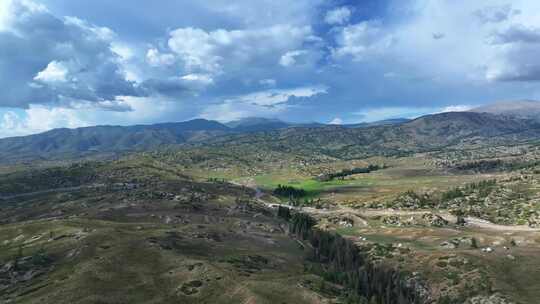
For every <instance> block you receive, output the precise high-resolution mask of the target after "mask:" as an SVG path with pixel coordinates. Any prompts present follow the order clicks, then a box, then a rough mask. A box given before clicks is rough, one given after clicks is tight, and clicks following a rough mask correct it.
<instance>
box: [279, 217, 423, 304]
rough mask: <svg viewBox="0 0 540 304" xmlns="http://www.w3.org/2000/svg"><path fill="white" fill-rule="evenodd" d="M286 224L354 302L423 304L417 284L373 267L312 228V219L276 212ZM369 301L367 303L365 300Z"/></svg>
mask: <svg viewBox="0 0 540 304" xmlns="http://www.w3.org/2000/svg"><path fill="white" fill-rule="evenodd" d="M278 214H280V216H282V217H283V218H285V219H287V220H288V221H289V232H290V233H291V234H292V235H294V236H296V237H297V238H299V239H302V240H305V241H308V242H309V243H310V244H311V246H312V247H313V250H312V252H311V257H310V258H311V259H312V260H313V261H314V262H316V263H321V264H323V265H324V268H325V274H324V277H325V278H327V279H329V280H330V281H332V282H334V283H337V284H341V285H343V286H346V287H347V288H348V289H349V290H350V291H351V292H352V293H353V294H354V295H357V296H358V297H356V303H374V304H424V303H427V299H424V298H423V296H422V295H420V293H419V292H418V290H419V289H418V288H417V287H418V286H416V284H417V283H415V282H413V281H408V282H406V280H405V278H404V277H403V276H402V274H401V272H400V271H399V270H397V269H394V268H389V267H385V266H384V265H381V264H377V265H376V264H374V263H371V262H370V261H369V259H368V258H367V256H366V255H365V254H364V253H362V252H361V251H360V249H359V248H358V247H357V246H356V245H354V243H353V242H352V241H350V240H347V239H345V238H343V237H342V236H340V235H339V234H335V233H332V232H328V231H323V230H320V229H318V228H317V227H315V225H316V220H315V219H313V218H312V217H311V216H309V215H307V214H303V213H295V214H292V215H291V213H290V210H288V211H285V210H278ZM368 300H369V301H368Z"/></svg>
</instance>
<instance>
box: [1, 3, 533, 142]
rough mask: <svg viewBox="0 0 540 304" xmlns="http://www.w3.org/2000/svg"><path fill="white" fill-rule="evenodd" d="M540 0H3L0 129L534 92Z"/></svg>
mask: <svg viewBox="0 0 540 304" xmlns="http://www.w3.org/2000/svg"><path fill="white" fill-rule="evenodd" d="M538 54H540V1H530V0H512V1H510V0H484V1H482V0H478V1H470V0H452V1H450V0H357V1H352V0H295V1H289V0H287V1H286V0H236V1H235V0H206V1H200V0H182V1H173V0H161V1H145V0H129V1H128V0H116V1H110V0H92V1H87V0H0V84H1V86H0V137H10V136H20V135H27V134H33V133H38V132H43V131H46V130H50V129H53V128H60V127H68V128H75V127H82V126H91V125H104V124H105V125H132V124H150V123H158V122H174V121H184V120H189V119H194V118H205V119H212V120H218V121H222V122H226V121H232V120H238V119H242V118H245V117H268V118H278V119H282V120H285V121H293V122H315V121H316V122H323V123H333V124H343V123H358V122H362V121H376V120H381V119H389V118H397V117H405V118H411V117H417V116H420V115H424V114H429V113H438V112H445V111H463V110H468V109H470V108H472V107H475V106H477V105H481V104H486V103H490V102H494V101H501V100H518V99H540V86H539V83H540V82H539V81H540V57H539V55H538Z"/></svg>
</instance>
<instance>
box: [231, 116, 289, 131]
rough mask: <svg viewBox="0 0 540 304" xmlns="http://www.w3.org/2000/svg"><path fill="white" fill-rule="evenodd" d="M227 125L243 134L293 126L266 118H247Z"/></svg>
mask: <svg viewBox="0 0 540 304" xmlns="http://www.w3.org/2000/svg"><path fill="white" fill-rule="evenodd" d="M225 125H226V126H228V127H229V128H232V129H234V130H235V131H242V132H254V131H269V130H276V129H283V128H288V127H291V126H293V124H291V123H287V122H284V121H281V120H279V119H276V118H264V117H246V118H242V119H239V120H235V121H231V122H228V123H226V124H225Z"/></svg>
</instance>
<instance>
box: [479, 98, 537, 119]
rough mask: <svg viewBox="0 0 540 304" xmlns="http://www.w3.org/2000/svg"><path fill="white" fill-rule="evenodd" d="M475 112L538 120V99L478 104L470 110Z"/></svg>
mask: <svg viewBox="0 0 540 304" xmlns="http://www.w3.org/2000/svg"><path fill="white" fill-rule="evenodd" d="M471 112H476V113H490V114H496V115H508V116H515V117H520V118H528V119H536V120H540V101H536V100H514V101H501V102H495V103H492V104H489V105H485V106H480V107H477V108H474V109H472V110H471Z"/></svg>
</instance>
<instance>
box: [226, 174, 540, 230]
mask: <svg viewBox="0 0 540 304" xmlns="http://www.w3.org/2000/svg"><path fill="white" fill-rule="evenodd" d="M233 184H235V185H239V186H244V187H248V188H251V189H253V190H255V199H256V200H257V201H258V202H259V203H261V204H264V205H265V206H267V207H269V208H277V207H278V206H279V205H280V204H272V203H268V202H266V201H264V200H263V199H262V197H263V196H264V192H263V191H262V190H261V189H260V188H258V187H257V185H256V183H255V181H254V180H253V179H249V180H247V181H246V182H245V183H238V182H233ZM283 206H286V207H288V208H290V209H294V210H298V211H302V212H307V213H310V214H314V215H347V214H353V215H355V216H358V217H360V218H370V217H376V216H389V215H397V216H408V215H410V216H413V215H422V214H426V213H433V214H436V215H439V216H440V217H442V218H443V219H445V220H446V221H448V222H451V223H455V222H456V221H457V217H456V216H455V215H452V214H450V213H449V212H448V211H446V210H394V209H354V208H350V207H346V206H338V207H336V208H335V209H316V208H313V207H293V206H288V205H283ZM465 222H466V225H467V227H470V228H479V229H485V230H491V231H501V232H540V228H532V227H529V226H527V225H499V224H495V223H492V222H490V221H487V220H484V219H481V218H476V217H466V218H465Z"/></svg>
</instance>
